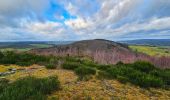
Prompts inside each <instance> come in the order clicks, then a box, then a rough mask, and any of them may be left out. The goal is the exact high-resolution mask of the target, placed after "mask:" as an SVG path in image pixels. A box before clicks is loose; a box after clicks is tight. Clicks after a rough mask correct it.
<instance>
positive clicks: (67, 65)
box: [62, 62, 82, 70]
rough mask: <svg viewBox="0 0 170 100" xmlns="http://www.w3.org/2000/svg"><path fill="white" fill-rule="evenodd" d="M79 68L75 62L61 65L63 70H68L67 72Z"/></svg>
mask: <svg viewBox="0 0 170 100" xmlns="http://www.w3.org/2000/svg"><path fill="white" fill-rule="evenodd" d="M79 66H82V65H81V64H79V63H76V62H65V63H63V65H62V67H63V68H64V69H68V70H74V69H76V68H78V67H79Z"/></svg>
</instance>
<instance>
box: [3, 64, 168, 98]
mask: <svg viewBox="0 0 170 100" xmlns="http://www.w3.org/2000/svg"><path fill="white" fill-rule="evenodd" d="M28 75H31V76H36V77H48V76H51V75H58V78H59V80H60V82H61V87H62V89H61V90H60V91H56V92H54V93H52V94H51V95H49V96H48V99H49V100H51V98H53V99H59V100H87V99H92V100H110V99H115V100H137V99H138V100H150V99H152V100H169V99H170V91H168V90H163V89H153V88H152V89H149V90H147V89H142V88H140V87H137V86H134V85H132V84H122V83H120V82H118V81H116V80H98V79H96V78H95V77H93V78H92V79H91V80H89V81H77V76H76V75H75V74H74V72H72V71H68V70H63V69H56V70H47V69H45V68H44V67H43V66H38V65H34V66H31V68H29V69H26V70H24V71H20V72H17V73H15V74H12V75H9V76H7V77H6V78H8V79H10V80H11V81H13V80H16V79H18V78H21V77H25V76H28Z"/></svg>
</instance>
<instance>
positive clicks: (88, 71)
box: [75, 66, 96, 80]
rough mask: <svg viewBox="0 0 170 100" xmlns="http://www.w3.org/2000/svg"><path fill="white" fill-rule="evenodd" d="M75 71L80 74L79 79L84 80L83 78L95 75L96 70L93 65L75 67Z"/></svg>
mask: <svg viewBox="0 0 170 100" xmlns="http://www.w3.org/2000/svg"><path fill="white" fill-rule="evenodd" d="M75 73H76V74H77V75H79V79H80V80H82V79H83V78H86V77H88V76H89V75H95V74H96V70H95V69H94V68H91V67H85V66H83V67H78V68H76V69H75Z"/></svg>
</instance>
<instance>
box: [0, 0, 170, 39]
mask: <svg viewBox="0 0 170 100" xmlns="http://www.w3.org/2000/svg"><path fill="white" fill-rule="evenodd" d="M169 9H170V1H169V0H156V1H155V0H1V1H0V36H1V37H0V40H63V39H65V40H77V39H78V40H80V39H93V38H105V39H118V38H119V39H121V38H122V39H123V37H127V38H131V37H132V36H133V38H138V37H139V36H141V37H143V38H147V37H151V36H152V37H153V36H159V37H161V35H162V37H163V36H165V33H166V34H169V33H168V32H169V31H167V30H170V24H169V23H170V11H169ZM163 33H164V34H163Z"/></svg>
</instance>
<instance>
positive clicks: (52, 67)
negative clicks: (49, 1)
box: [45, 64, 56, 69]
mask: <svg viewBox="0 0 170 100" xmlns="http://www.w3.org/2000/svg"><path fill="white" fill-rule="evenodd" d="M45 67H46V68H47V69H56V65H55V64H47V65H46V66H45Z"/></svg>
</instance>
